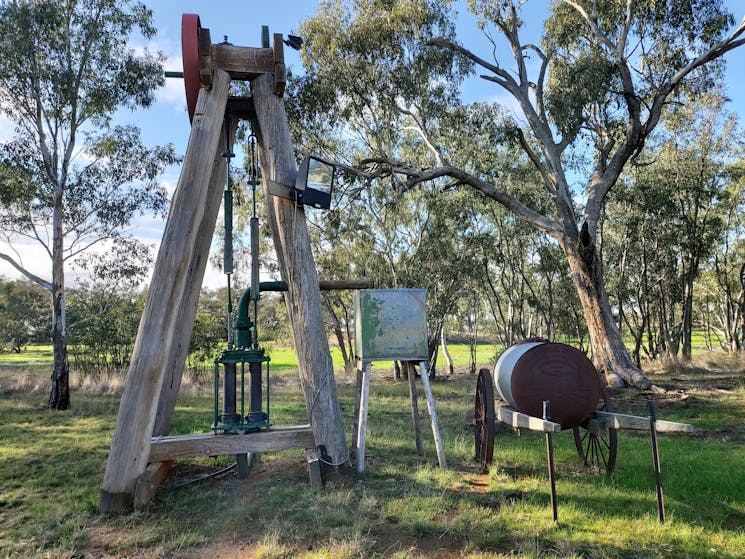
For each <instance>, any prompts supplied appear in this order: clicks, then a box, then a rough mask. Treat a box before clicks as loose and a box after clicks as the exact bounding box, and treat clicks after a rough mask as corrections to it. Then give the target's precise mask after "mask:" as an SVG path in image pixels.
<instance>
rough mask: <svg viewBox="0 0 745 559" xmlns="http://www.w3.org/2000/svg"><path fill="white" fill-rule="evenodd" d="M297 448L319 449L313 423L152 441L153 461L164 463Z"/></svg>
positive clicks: (154, 438)
mask: <svg viewBox="0 0 745 559" xmlns="http://www.w3.org/2000/svg"><path fill="white" fill-rule="evenodd" d="M293 448H297V449H302V450H314V451H315V448H316V441H315V438H314V437H313V430H312V429H311V428H310V425H300V426H295V427H284V428H279V429H269V430H268V431H256V432H255V433H246V434H245V435H238V434H236V435H232V434H230V435H228V434H213V433H200V434H196V435H182V436H174V437H153V438H152V440H151V441H150V458H149V461H150V462H164V461H166V460H173V459H174V458H191V457H194V456H218V455H222V454H243V453H246V452H276V451H280V450H291V449H293Z"/></svg>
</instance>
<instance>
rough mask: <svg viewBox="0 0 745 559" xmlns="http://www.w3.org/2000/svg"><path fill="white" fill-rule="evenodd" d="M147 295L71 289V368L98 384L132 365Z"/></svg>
mask: <svg viewBox="0 0 745 559" xmlns="http://www.w3.org/2000/svg"><path fill="white" fill-rule="evenodd" d="M143 305H144V295H143V293H141V292H140V291H139V290H135V289H133V288H128V289H111V288H110V287H108V286H104V285H93V286H87V287H81V288H76V289H72V290H70V293H69V309H68V322H69V326H68V327H69V341H70V344H71V345H72V346H73V347H72V351H71V353H72V366H73V368H74V369H75V370H76V371H77V372H78V373H79V374H81V375H82V376H83V377H84V378H91V379H92V380H93V381H98V380H100V379H102V378H104V377H105V376H108V375H116V374H123V373H124V372H125V371H126V369H127V367H128V366H129V359H130V356H131V354H132V347H133V346H134V341H135V336H136V335H137V327H138V325H139V323H140V316H141V315H142V308H143Z"/></svg>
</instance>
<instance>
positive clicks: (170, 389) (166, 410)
mask: <svg viewBox="0 0 745 559" xmlns="http://www.w3.org/2000/svg"><path fill="white" fill-rule="evenodd" d="M229 134H230V145H229V146H227V149H230V150H231V151H232V145H233V139H234V137H235V123H231V126H230V131H229ZM220 139H221V140H220V144H219V145H218V146H217V152H216V153H215V158H214V159H213V161H212V175H211V176H212V178H211V179H210V185H209V191H208V193H207V201H206V203H205V206H204V217H203V218H202V222H201V223H200V224H199V232H198V233H197V240H196V244H195V245H194V250H193V252H192V256H191V261H190V263H189V268H188V270H187V273H186V286H185V290H184V291H185V293H184V298H183V299H182V302H181V305H180V307H179V312H178V318H177V319H176V324H178V328H177V329H176V331H175V333H174V340H173V344H172V345H171V352H170V353H169V355H168V361H167V364H166V374H165V377H164V379H163V385H162V387H161V390H160V403H159V404H158V410H157V413H156V416H155V425H154V426H153V436H154V437H157V436H159V435H167V434H168V432H169V431H170V429H171V418H172V417H173V410H174V408H175V407H176V400H177V398H178V393H179V389H180V388H181V378H182V376H183V373H184V364H185V363H186V358H187V356H188V354H189V343H190V342H191V334H192V330H193V329H194V320H195V318H196V315H197V304H198V303H199V295H200V293H201V287H202V280H203V279H204V272H205V269H206V268H207V261H208V260H209V253H210V245H211V244H212V237H213V235H214V232H215V223H217V214H218V213H219V212H220V204H221V203H222V191H223V189H224V188H225V181H226V179H227V164H226V161H225V157H224V153H225V151H226V129H225V128H224V127H223V130H222V131H221V132H220Z"/></svg>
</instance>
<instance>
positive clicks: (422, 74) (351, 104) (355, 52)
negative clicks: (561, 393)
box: [301, 0, 745, 388]
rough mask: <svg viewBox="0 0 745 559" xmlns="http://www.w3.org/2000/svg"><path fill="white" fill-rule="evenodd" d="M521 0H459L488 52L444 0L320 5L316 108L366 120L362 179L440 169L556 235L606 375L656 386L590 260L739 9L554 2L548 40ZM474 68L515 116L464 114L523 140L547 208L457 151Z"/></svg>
mask: <svg viewBox="0 0 745 559" xmlns="http://www.w3.org/2000/svg"><path fill="white" fill-rule="evenodd" d="M525 4H526V2H519V1H517V0H500V1H498V2H493V1H486V0H483V1H482V0H470V1H469V2H468V6H469V9H470V10H471V11H472V12H473V13H474V14H476V16H477V19H478V25H479V27H480V28H481V29H483V30H485V32H486V33H487V37H489V38H490V40H492V42H493V47H494V48H493V49H491V48H489V49H488V51H491V52H487V53H484V54H481V53H480V52H477V48H476V47H474V48H473V49H472V48H469V46H468V45H464V44H462V43H459V42H457V40H456V36H455V30H454V23H453V22H454V15H453V14H452V13H451V12H450V10H449V9H448V3H443V2H434V1H427V0H415V1H411V2H388V1H383V0H365V1H360V0H358V1H355V2H351V1H344V0H334V1H331V0H329V1H327V2H324V3H323V4H322V5H321V8H320V10H319V12H318V14H317V15H316V16H315V17H313V18H311V19H310V20H308V21H306V22H305V23H304V24H303V26H302V28H301V33H302V34H303V36H304V38H305V39H306V45H307V47H306V49H305V52H304V54H303V56H304V58H303V59H304V61H305V65H306V71H307V78H306V84H307V86H308V88H311V87H312V88H313V92H314V93H313V95H311V94H309V95H308V97H307V98H308V99H310V100H312V103H311V104H310V105H309V114H313V113H314V108H315V114H318V112H319V111H322V112H323V113H324V115H325V116H324V118H329V119H330V120H332V121H333V120H336V119H344V121H345V123H347V121H348V120H353V122H349V123H348V128H349V130H350V131H351V134H354V133H360V131H364V133H362V134H360V136H361V138H360V141H359V146H360V149H362V150H365V151H367V152H368V153H369V155H368V156H367V157H364V158H361V159H360V160H359V161H358V165H359V166H360V167H361V168H363V169H364V170H365V171H366V172H367V173H368V174H369V175H380V174H383V173H389V174H394V175H396V176H398V177H402V179H403V180H404V181H405V182H406V184H407V185H409V186H414V185H416V184H420V183H423V182H427V181H434V180H441V179H443V178H447V179H448V180H449V181H454V182H456V183H458V184H463V185H468V186H470V187H472V188H474V189H476V190H477V191H479V192H481V193H482V194H483V195H484V196H487V197H488V198H490V199H492V200H494V201H495V202H496V203H499V204H501V205H503V206H505V207H506V208H508V209H509V210H510V211H512V212H513V213H514V214H515V215H516V216H518V217H519V218H520V219H521V220H523V221H525V222H526V223H528V224H530V225H531V226H533V227H535V228H536V229H538V230H539V231H542V232H544V233H545V234H547V235H549V236H550V237H552V238H553V239H554V240H555V242H556V243H558V245H559V246H560V247H561V249H562V251H563V253H564V257H565V258H566V260H567V263H568V266H569V270H570V272H571V277H572V279H573V281H574V285H575V288H576V290H577V293H578V296H579V299H580V302H581V305H582V309H583V313H584V318H585V320H586V322H587V325H588V331H589V335H590V345H591V348H592V354H593V359H594V361H595V364H596V366H597V367H598V368H599V369H600V370H602V371H603V372H604V373H605V374H606V378H607V379H608V381H609V382H611V383H612V384H614V385H619V384H623V383H624V382H626V383H629V384H632V385H635V386H638V387H642V388H644V387H649V386H650V384H651V383H650V382H649V380H648V379H647V378H646V377H645V376H644V375H643V374H642V373H641V371H640V370H639V369H638V368H637V367H636V365H635V364H634V363H633V361H632V360H631V358H630V356H629V354H628V352H627V350H626V348H625V346H624V344H623V341H622V339H621V336H620V334H619V331H618V328H617V324H616V322H615V321H614V318H613V313H612V309H611V306H610V303H609V299H608V295H607V292H606V288H605V284H604V280H603V269H602V263H601V260H600V256H599V252H600V250H599V246H598V241H599V239H598V224H599V220H600V217H601V209H602V207H603V204H604V202H605V201H606V198H607V197H608V196H609V194H610V193H611V191H612V189H613V187H614V185H615V184H616V182H617V180H618V179H619V177H620V176H621V173H622V172H623V170H624V169H625V168H626V167H627V165H628V164H629V163H630V162H632V161H633V159H634V157H635V156H637V155H638V154H639V153H640V151H641V150H642V149H643V147H644V144H645V142H646V140H647V138H648V137H649V136H650V134H651V133H652V131H653V130H654V129H655V127H656V126H657V124H658V122H659V120H660V118H661V116H662V113H663V110H664V109H665V107H666V106H667V105H668V104H669V102H670V101H671V100H672V99H673V96H674V95H675V93H676V91H678V90H680V89H703V88H706V87H708V86H709V85H710V82H709V80H707V77H708V75H707V74H708V72H707V71H708V69H709V68H711V67H716V66H717V63H718V61H719V60H720V59H721V56H722V55H723V54H725V53H726V52H728V51H730V50H732V49H734V48H736V47H739V46H740V45H741V44H742V43H743V38H742V35H743V32H745V20H743V22H741V23H740V24H739V25H738V26H736V27H734V29H731V30H730V28H732V27H733V25H734V20H733V17H732V16H731V15H730V14H728V13H727V12H726V10H725V9H724V7H723V3H722V2H721V1H719V0H714V1H712V0H694V1H691V0H673V1H669V2H653V1H651V0H627V1H626V2H616V1H610V0H606V1H597V0H592V1H590V0H560V1H556V2H553V3H552V4H551V5H550V11H549V16H548V19H547V20H546V21H545V25H544V28H543V33H542V36H540V37H536V38H535V39H536V40H525V38H524V37H523V36H522V35H523V34H524V31H525V28H524V25H523V23H524V21H523V15H522V9H523V7H524V5H525ZM498 38H499V40H501V41H502V42H503V44H504V45H505V46H506V47H507V49H506V51H507V53H508V54H506V55H504V56H503V55H502V54H501V51H499V50H498V48H497V47H498V44H497V39H498ZM503 59H504V60H505V62H503V61H502V60H503ZM473 69H475V70H477V71H478V72H479V74H480V77H481V78H483V79H484V80H486V81H487V82H489V83H490V84H494V87H495V91H496V92H505V93H507V94H508V95H509V96H511V97H512V98H513V99H514V101H515V102H516V104H517V106H518V107H519V111H520V112H521V113H522V114H521V120H517V119H513V120H511V121H508V122H506V123H505V126H504V127H503V128H502V131H501V132H498V131H496V130H488V131H487V130H484V129H483V128H481V127H480V126H479V125H478V123H473V124H472V126H471V128H470V131H469V132H470V134H471V135H476V134H479V133H490V134H491V137H490V139H491V141H492V143H493V144H494V145H495V146H496V145H497V144H501V143H505V142H514V143H516V145H518V146H519V147H520V149H521V150H522V156H523V158H524V159H525V160H527V161H529V162H530V163H531V164H532V165H533V166H534V168H535V171H536V172H537V173H538V174H539V176H540V183H541V185H542V187H543V193H544V196H545V198H546V199H547V200H548V201H549V202H550V204H549V206H548V210H547V211H545V212H542V211H540V210H538V209H536V208H535V207H534V206H533V205H532V203H531V201H530V200H529V199H526V198H525V197H524V196H522V194H521V193H520V192H519V190H518V189H514V190H513V189H508V188H505V187H504V186H503V185H502V184H501V183H500V181H499V180H494V177H493V175H489V174H482V173H480V172H479V169H478V168H477V167H475V166H473V165H472V164H469V162H468V161H463V160H461V158H459V157H458V156H457V154H455V153H453V152H452V150H451V143H452V140H453V136H454V135H453V134H452V133H451V129H450V128H449V127H448V124H449V122H448V119H447V116H446V115H449V114H451V113H452V112H453V109H456V108H462V107H461V104H460V101H459V98H458V86H459V84H460V83H461V81H462V80H463V78H464V77H465V75H466V74H467V73H468V72H469V71H470V70H473ZM319 99H321V100H320V101H319ZM466 110H467V108H466ZM352 117H354V118H353V119H352ZM410 131H414V133H415V134H417V136H418V137H419V143H420V145H421V146H422V147H423V148H426V150H427V156H426V157H424V158H423V157H419V158H417V159H409V158H407V156H408V155H410V154H409V153H408V150H407V149H405V147H404V146H405V144H404V142H403V141H402V140H403V139H404V138H403V137H404V136H405V133H411V132H410ZM494 151H497V149H495V150H494Z"/></svg>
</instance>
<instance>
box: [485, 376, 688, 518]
mask: <svg viewBox="0 0 745 559" xmlns="http://www.w3.org/2000/svg"><path fill="white" fill-rule="evenodd" d="M598 382H601V381H600V378H599V377H598ZM601 394H602V396H601V399H600V402H599V405H598V409H597V410H596V411H594V412H593V413H592V415H591V416H590V417H589V418H587V419H585V420H584V421H583V422H582V423H580V424H579V425H575V426H572V432H573V435H574V444H575V446H576V448H577V454H578V456H579V458H580V460H581V461H582V463H583V464H584V465H585V466H588V467H590V468H592V469H593V470H594V471H598V472H599V471H605V472H606V473H607V474H610V473H612V472H613V470H614V469H615V467H616V455H617V451H618V447H617V431H619V430H622V429H629V430H634V431H647V432H649V434H650V439H651V442H652V459H653V467H654V472H655V480H656V485H657V509H658V513H659V519H660V522H663V523H664V522H665V505H664V495H663V491H662V480H661V472H660V460H659V448H658V445H657V433H658V432H664V433H691V432H692V431H693V425H689V424H687V423H676V422H673V421H664V420H658V419H657V417H656V413H655V409H654V404H653V402H652V401H651V400H650V401H649V402H648V406H647V408H648V416H647V417H643V416H637V415H627V414H621V413H616V412H615V411H614V410H613V404H612V401H611V398H610V394H609V393H608V390H607V389H606V388H605V387H604V386H603V387H602V388H601ZM550 410H551V403H550V401H545V402H544V403H543V417H535V416H531V415H527V414H524V413H521V412H520V411H518V410H515V409H513V408H511V407H510V406H508V405H499V406H497V405H496V404H495V400H494V379H493V378H492V375H491V372H490V371H489V369H481V370H480V371H479V376H478V380H477V383H476V398H475V404H474V446H475V455H476V460H477V461H478V462H479V463H480V464H481V468H482V471H483V472H484V473H487V472H488V471H489V465H490V464H491V463H492V461H493V458H494V435H495V425H496V422H499V423H502V424H504V425H508V426H510V427H512V428H514V429H515V430H520V429H527V430H529V431H538V432H541V433H545V435H546V454H547V458H548V474H549V481H550V484H551V505H552V508H553V516H554V521H557V520H558V513H557V500H556V485H555V478H554V463H553V441H552V435H553V434H554V433H559V432H561V430H562V428H561V425H559V424H558V423H555V422H553V421H551V411H550Z"/></svg>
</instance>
